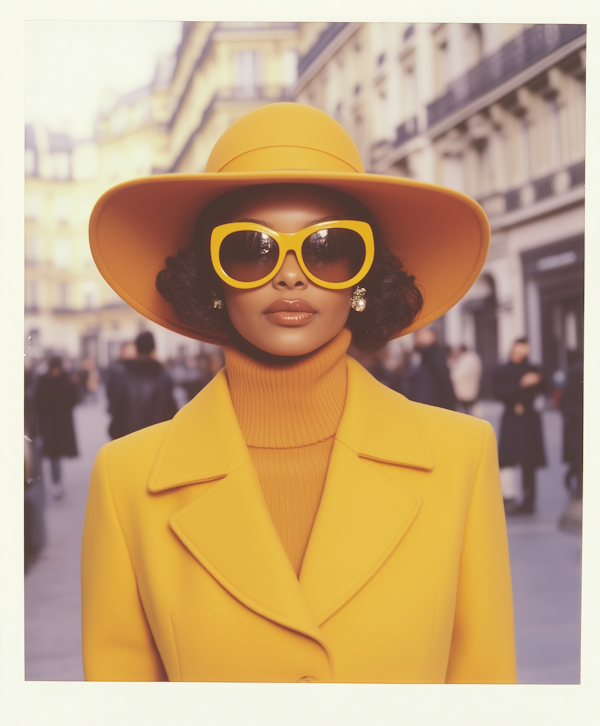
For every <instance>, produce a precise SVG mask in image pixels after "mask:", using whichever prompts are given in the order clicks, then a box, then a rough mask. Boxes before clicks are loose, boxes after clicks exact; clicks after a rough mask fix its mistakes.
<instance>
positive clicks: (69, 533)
mask: <svg viewBox="0 0 600 726" xmlns="http://www.w3.org/2000/svg"><path fill="white" fill-rule="evenodd" d="M105 409H106V404H105V400H104V398H103V396H102V393H101V392H100V394H99V395H98V398H97V400H95V401H88V402H86V403H83V404H81V405H80V406H78V407H77V408H76V409H75V425H76V431H77V436H78V444H79V450H80V456H79V458H77V459H70V460H63V464H64V469H63V472H64V488H65V494H64V497H63V498H62V499H60V500H58V501H56V500H53V499H52V498H51V497H50V496H49V494H48V496H47V509H46V525H47V530H48V541H47V544H46V546H45V548H44V549H43V550H42V552H41V553H40V555H39V556H38V558H37V560H36V561H35V562H34V563H33V565H32V566H31V567H30V569H29V571H28V573H27V574H26V576H25V678H26V680H31V681H79V680H83V668H82V664H81V615H80V594H79V557H80V547H81V531H82V525H83V515H84V510H85V502H86V495H87V485H88V480H89V475H90V471H91V467H92V463H93V460H94V457H95V455H96V452H97V451H98V449H99V448H100V446H102V444H103V443H105V442H106V441H107V440H108V437H107V434H106V430H107V426H108V417H107V415H106V412H105ZM476 413H477V414H478V415H481V416H482V417H484V418H486V419H488V420H489V421H490V422H491V423H492V424H493V425H494V427H495V428H496V430H498V429H497V427H498V422H499V418H500V413H501V407H500V406H499V405H497V404H494V403H483V404H479V407H478V409H476ZM543 423H544V435H545V441H546V448H547V454H548V459H549V466H548V467H546V468H545V469H539V470H538V491H539V495H538V509H537V512H536V514H535V515H533V516H531V517H520V518H512V519H509V521H508V536H509V546H510V556H511V568H512V578H513V591H514V603H515V626H516V641H517V665H518V674H519V682H520V683H547V684H569V683H579V649H580V620H581V618H580V608H581V535H580V534H576V533H573V532H565V531H563V530H561V529H559V527H558V522H559V519H560V517H561V515H562V513H563V511H564V509H565V507H566V505H567V502H568V496H567V493H566V490H565V488H564V486H563V474H564V465H563V464H561V461H560V457H561V438H562V436H561V419H560V414H559V413H558V412H555V411H546V412H544V414H543ZM44 464H45V465H47V464H48V462H44ZM44 474H45V481H46V488H47V490H48V492H49V481H50V472H49V468H46V469H45V470H44Z"/></svg>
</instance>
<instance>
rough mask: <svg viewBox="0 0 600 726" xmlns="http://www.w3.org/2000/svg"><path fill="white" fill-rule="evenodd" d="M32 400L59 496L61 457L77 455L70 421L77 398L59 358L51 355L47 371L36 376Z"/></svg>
mask: <svg viewBox="0 0 600 726" xmlns="http://www.w3.org/2000/svg"><path fill="white" fill-rule="evenodd" d="M34 401H35V410H36V413H37V421H38V425H39V432H40V435H41V437H42V440H43V446H42V455H43V456H46V457H48V458H49V459H50V468H51V472H52V495H53V496H54V498H55V499H59V498H60V497H62V495H63V486H62V477H61V466H60V460H61V458H62V457H63V456H66V457H69V458H71V457H75V456H78V455H79V454H78V451H77V442H76V439H75V426H74V425H73V408H74V407H75V405H76V404H77V403H78V402H79V397H78V394H77V386H76V385H75V383H73V381H72V380H71V377H70V376H69V375H68V374H67V373H65V372H64V370H63V362H62V359H61V358H59V357H53V358H51V359H50V361H49V363H48V373H46V374H44V375H43V376H40V378H39V380H38V383H37V386H36V390H35V394H34Z"/></svg>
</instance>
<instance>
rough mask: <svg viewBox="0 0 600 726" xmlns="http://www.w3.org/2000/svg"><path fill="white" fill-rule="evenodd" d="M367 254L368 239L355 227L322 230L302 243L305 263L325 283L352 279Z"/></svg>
mask: <svg viewBox="0 0 600 726" xmlns="http://www.w3.org/2000/svg"><path fill="white" fill-rule="evenodd" d="M365 255H366V248H365V243H364V240H363V238H362V237H361V235H360V234H358V232H355V231H354V230H353V229H344V228H340V227H334V228H332V229H320V230H319V231H318V232H313V234H311V235H310V236H309V237H307V238H306V239H305V240H304V242H303V243H302V259H303V260H304V264H305V265H306V267H307V269H308V271H309V272H310V273H311V274H312V275H314V276H315V277H316V278H318V279H319V280H323V282H346V281H347V280H351V279H352V278H353V277H354V276H355V275H357V274H358V273H359V272H360V269H361V267H362V266H363V263H364V261H365Z"/></svg>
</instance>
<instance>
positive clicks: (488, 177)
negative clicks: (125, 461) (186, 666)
mask: <svg viewBox="0 0 600 726" xmlns="http://www.w3.org/2000/svg"><path fill="white" fill-rule="evenodd" d="M26 39H27V58H26V84H25V95H26V126H25V328H24V352H25V377H26V385H25V389H26V432H25V433H26V442H25V459H26V481H25V564H26V576H25V659H26V678H27V679H29V680H80V679H82V677H83V673H82V668H81V654H80V650H81V642H80V639H81V636H80V613H79V607H80V602H79V552H80V539H81V529H82V522H83V513H84V508H85V500H86V494H87V483H88V480H89V474H90V470H91V466H92V462H93V459H94V457H95V455H96V453H97V451H98V449H99V447H100V446H101V445H102V444H103V443H104V442H106V441H108V440H110V437H109V434H108V428H109V425H111V426H113V427H114V426H116V425H117V423H119V422H118V421H117V418H118V416H117V409H118V405H117V403H118V400H117V399H118V394H115V390H117V388H118V387H117V388H115V381H118V380H121V381H123V380H125V379H124V378H123V375H124V371H131V370H133V369H135V367H136V366H138V367H139V366H140V365H142V366H143V365H146V363H144V362H142V363H140V362H139V358H140V356H141V358H144V357H146V358H148V357H152V359H153V360H155V361H156V365H155V368H156V371H157V375H158V374H159V373H160V375H163V373H162V372H163V371H165V372H166V373H167V374H168V378H167V379H165V380H170V381H172V382H173V385H174V401H175V405H176V406H177V407H180V406H182V405H184V404H185V402H186V401H187V400H189V398H190V397H192V396H193V395H195V394H196V393H197V392H198V391H199V390H200V389H201V388H202V386H203V385H205V384H206V383H207V382H208V381H209V380H210V378H211V377H212V376H213V375H214V373H215V372H216V371H217V370H218V368H219V367H220V366H221V365H222V357H221V353H220V349H218V348H216V347H215V346H210V345H207V344H202V343H199V342H198V341H193V340H191V339H188V338H184V337H182V336H179V335H177V334H175V333H172V332H170V331H168V330H166V329H165V328H161V327H159V326H157V325H155V324H154V323H152V322H150V321H148V320H146V319H145V318H143V317H141V316H140V315H139V314H138V313H137V312H136V311H134V310H133V309H132V308H130V307H129V306H128V305H127V304H126V303H125V302H123V301H122V300H121V299H120V298H119V296H118V295H117V294H116V293H115V292H114V291H113V290H112V289H111V288H110V287H109V286H108V284H107V283H106V282H105V281H104V279H103V278H102V277H101V276H100V274H99V273H98V271H97V269H96V267H95V264H94V261H93V259H92V257H91V253H90V250H89V242H88V234H87V225H88V221H89V215H90V213H91V210H92V207H93V205H94V203H95V201H96V200H97V199H98V198H99V197H100V195H101V194H102V193H103V192H104V191H106V190H107V189H109V188H110V187H111V186H113V185H114V184H117V183H120V182H124V181H127V180H128V179H132V178H135V177H139V176H146V175H151V174H160V173H197V172H202V171H203V170H204V168H205V164H206V160H207V158H208V154H209V153H210V150H211V148H212V146H213V144H214V143H215V141H216V139H217V138H218V137H219V136H220V134H221V133H222V132H223V131H224V130H225V129H226V128H227V127H228V126H229V125H230V124H231V123H232V122H233V121H235V120H236V119H237V118H239V117H240V116H242V115H243V114H245V113H246V112H248V111H250V110H251V109H253V108H256V107H258V106H260V105H263V104H266V103H272V102H275V101H298V102H301V103H307V104H310V105H313V106H316V107H318V108H321V109H323V110H324V111H326V112H327V113H329V114H330V115H332V116H333V117H334V118H336V119H337V120H338V121H339V122H340V123H341V124H342V125H343V126H344V127H345V128H346V130H347V131H348V133H349V134H350V135H351V136H352V138H353V139H354V141H355V142H356V144H357V146H358V148H359V150H360V152H361V156H362V159H363V162H364V165H365V168H366V171H368V172H373V173H381V174H391V175H395V176H403V177H408V178H412V179H416V180H421V181H426V182H433V183H438V184H443V185H445V186H449V187H452V188H454V189H456V190H458V191H461V192H464V193H466V194H468V195H470V196H472V197H473V198H475V199H476V200H477V201H478V202H479V203H480V204H481V205H482V206H483V208H484V209H485V211H486V213H487V215H488V218H489V220H490V226H491V231H492V237H491V247H490V253H489V256H488V259H487V261H486V264H485V266H484V268H483V271H482V273H481V275H480V277H479V278H478V280H477V281H476V283H475V284H474V286H473V287H472V288H471V290H470V291H469V292H468V293H467V295H466V296H465V297H464V298H463V300H461V301H460V302H459V303H458V304H457V305H456V306H455V307H454V308H453V309H452V310H450V311H449V312H448V313H447V314H446V315H445V316H444V317H443V318H442V319H440V320H439V321H436V323H434V324H433V325H432V326H430V328H429V334H428V335H429V338H427V340H426V339H425V338H424V337H422V338H421V340H419V338H418V336H415V335H408V336H405V337H403V338H401V339H399V340H397V341H393V342H392V343H391V344H389V345H388V346H387V347H386V348H384V349H383V350H382V351H380V352H378V353H377V354H375V355H362V356H361V355H360V354H359V353H358V352H357V351H354V355H355V356H356V357H357V358H359V359H360V362H361V363H362V364H363V365H365V367H367V368H368V369H369V370H370V371H371V372H372V373H373V374H374V375H375V376H376V377H377V378H379V380H381V381H382V382H384V383H386V384H387V385H389V386H390V387H392V388H395V389H396V390H399V391H400V392H402V393H404V394H405V395H408V396H409V397H411V398H414V399H415V400H424V399H423V396H425V398H426V399H427V400H426V401H425V402H429V403H433V404H435V405H443V406H446V407H447V408H456V409H458V410H461V411H464V412H466V413H471V414H472V415H476V416H480V417H483V418H486V419H488V420H490V421H491V422H492V424H493V425H494V427H495V429H496V433H497V435H498V436H499V437H500V433H501V429H502V430H503V431H504V429H505V428H506V426H508V429H509V433H510V432H511V430H510V429H511V426H513V424H514V426H516V425H517V424H515V423H514V422H515V421H516V422H517V423H518V424H519V425H520V423H521V422H522V421H523V420H524V419H522V418H519V417H521V416H522V414H523V412H524V411H526V413H527V420H528V421H530V422H531V421H533V426H534V428H535V425H538V424H536V423H535V422H536V421H540V420H541V425H542V434H543V441H542V443H541V446H542V448H543V449H544V450H545V455H546V459H547V466H542V465H541V461H540V460H539V457H538V459H537V460H536V461H530V462H525V461H517V462H516V464H517V465H515V466H513V464H514V463H515V462H513V461H512V459H511V457H508V458H509V459H511V461H510V462H508V463H507V464H506V466H505V467H504V468H503V472H502V483H503V495H504V498H505V504H506V511H507V514H508V515H509V516H508V531H509V539H510V552H511V566H512V574H513V583H514V591H515V592H514V594H515V612H516V628H517V655H518V668H519V680H520V682H522V683H577V682H579V649H580V592H581V502H582V481H581V461H580V458H581V457H580V449H581V432H580V425H581V424H580V421H581V416H582V414H581V406H582V404H581V403H580V402H579V401H580V397H581V379H582V367H581V366H582V356H583V274H584V273H583V270H584V179H585V158H584V150H585V126H584V122H585V69H586V32H585V26H584V25H556V24H553V25H539V24H536V25H530V24H529V25H528V24H477V23H421V24H411V23H325V22H316V23H294V22H278V23H247V22H244V23H242V22H236V23H232V22H228V23H222V22H208V21H207V22H184V23H91V22H90V23H85V22H60V21H54V22H52V23H49V22H48V23H44V22H35V23H28V24H27V29H26ZM75 57H76V58H77V62H74V60H73V59H74V58H75ZM417 282H418V281H417ZM144 333H146V334H148V333H152V336H153V337H154V340H155V342H156V350H155V351H152V352H151V353H144V352H143V351H142V352H141V353H140V350H139V349H136V348H135V346H134V341H135V340H139V336H140V334H144ZM426 335H427V334H425V337H426ZM519 340H521V341H522V342H521V343H518V344H517V346H516V347H515V341H519ZM525 340H526V341H527V342H525ZM519 345H520V346H521V348H520V349H519ZM524 346H525V347H524ZM519 350H521V353H522V354H523V355H525V358H519V356H520V355H521V354H520V353H519V352H518V351H519ZM432 351H433V353H435V356H437V358H438V361H439V360H441V361H442V362H441V364H440V365H438V366H437V368H436V370H438V371H439V370H440V369H444V370H445V371H446V373H445V374H444V375H445V376H446V380H445V381H442V382H440V381H438V382H437V383H435V385H436V386H438V385H439V390H440V392H441V391H442V389H443V390H445V392H446V393H445V397H444V398H443V400H442V398H439V400H438V399H436V398H435V395H434V392H433V388H431V386H432V385H433V383H431V381H433V379H432V378H431V375H432V373H431V371H432V370H433V368H431V369H430V370H429V371H428V368H427V366H428V361H431V360H432ZM515 351H516V352H515ZM152 365H154V363H152ZM440 366H441V368H440ZM511 366H512V368H511ZM519 366H520V368H519ZM525 366H526V367H527V370H526V369H525ZM511 371H513V373H514V371H520V372H519V376H521V378H519V377H517V378H515V381H516V383H515V385H516V391H517V392H516V393H515V392H514V391H513V392H512V393H510V392H509V393H507V388H506V386H501V385H499V381H500V380H501V379H505V378H506V376H507V375H509V374H510V375H512V373H511ZM525 375H527V376H529V377H530V378H529V380H530V383H528V384H527V386H526V387H527V388H528V392H529V394H531V395H529V397H528V398H527V400H525V399H523V401H521V398H519V387H523V386H525V384H523V383H519V380H521V381H522V380H523V376H525ZM531 376H533V380H531ZM119 377H120V378H119ZM509 377H510V376H509ZM163 378H164V376H163ZM513 378H514V376H513ZM428 381H429V382H428ZM428 386H429V388H428ZM521 393H522V392H521ZM440 395H441V393H440ZM115 396H116V398H115ZM109 407H110V414H109V412H108V408H109ZM170 415H172V414H170ZM503 416H505V421H507V422H508V423H507V424H506V425H505V426H504V428H503V424H502V417H503ZM511 416H512V419H510V417H511ZM515 417H516V418H515ZM509 419H510V420H512V421H513V424H511V423H510V420H509ZM121 423H122V422H121ZM119 425H120V423H119ZM514 426H513V429H512V434H513V435H514V433H515V431H516V429H515V428H514ZM112 430H113V431H114V428H113V429H112ZM565 432H566V433H565ZM529 433H530V431H525V432H524V434H523V435H529ZM521 436H522V434H519V435H518V436H517V439H519V438H521ZM513 438H514V436H513ZM506 441H507V436H506V432H505V431H504V445H503V444H502V442H501V445H500V449H501V452H502V450H503V446H504V449H505V451H508V449H510V448H511V447H508V444H507V443H506ZM507 447H508V449H507ZM513 448H514V447H513ZM526 448H531V449H532V450H533V448H534V447H533V446H531V447H529V446H528V447H526ZM512 453H514V451H512ZM75 454H77V455H75ZM501 459H502V454H501ZM501 463H502V462H501ZM522 471H525V476H523V477H522V481H521V472H522ZM532 471H533V472H534V474H533V476H534V477H535V478H536V479H537V485H536V487H535V488H534V490H533V493H532V489H531V485H532V484H531V482H532V476H531V472H532ZM534 481H535V479H534ZM535 489H537V497H536V491H535Z"/></svg>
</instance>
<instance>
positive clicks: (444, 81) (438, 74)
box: [433, 25, 448, 96]
mask: <svg viewBox="0 0 600 726" xmlns="http://www.w3.org/2000/svg"><path fill="white" fill-rule="evenodd" d="M447 85H448V40H447V31H446V26H445V25H442V26H441V27H439V28H438V29H437V30H436V31H435V32H434V34H433V86H434V92H435V94H436V95H437V96H441V95H442V93H444V91H445V90H446V86H447Z"/></svg>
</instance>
